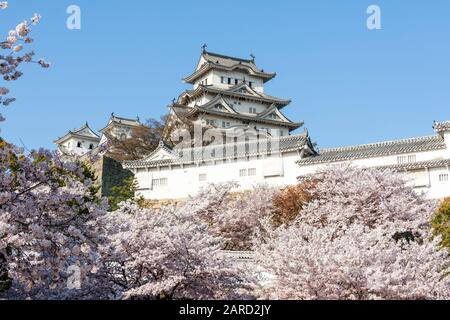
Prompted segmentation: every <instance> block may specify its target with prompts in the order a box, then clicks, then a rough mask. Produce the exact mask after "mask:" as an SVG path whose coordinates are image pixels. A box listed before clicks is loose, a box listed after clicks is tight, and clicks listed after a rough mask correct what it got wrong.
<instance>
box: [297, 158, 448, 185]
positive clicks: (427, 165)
mask: <svg viewBox="0 0 450 320" xmlns="http://www.w3.org/2000/svg"><path fill="white" fill-rule="evenodd" d="M443 167H444V168H445V167H447V168H448V167H450V159H435V160H429V161H420V162H411V163H405V164H394V165H385V166H378V167H375V168H376V169H390V170H393V171H398V172H402V171H412V170H419V169H431V168H443ZM363 168H364V167H363ZM313 176H314V174H313V173H308V174H305V175H301V176H299V177H297V180H298V181H302V180H304V179H307V178H311V177H313Z"/></svg>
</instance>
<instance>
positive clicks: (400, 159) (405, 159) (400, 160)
mask: <svg viewBox="0 0 450 320" xmlns="http://www.w3.org/2000/svg"><path fill="white" fill-rule="evenodd" d="M416 161H417V157H416V155H415V154H412V155H409V156H398V157H397V163H398V164H407V163H413V162H416Z"/></svg>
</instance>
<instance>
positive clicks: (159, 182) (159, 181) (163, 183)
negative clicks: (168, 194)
mask: <svg viewBox="0 0 450 320" xmlns="http://www.w3.org/2000/svg"><path fill="white" fill-rule="evenodd" d="M152 184H153V187H154V188H160V187H166V186H167V184H168V180H167V178H161V179H153V180H152Z"/></svg>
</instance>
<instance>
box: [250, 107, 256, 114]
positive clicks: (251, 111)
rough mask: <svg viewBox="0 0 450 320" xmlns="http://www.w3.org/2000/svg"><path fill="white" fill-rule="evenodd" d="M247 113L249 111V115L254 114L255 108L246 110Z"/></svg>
mask: <svg viewBox="0 0 450 320" xmlns="http://www.w3.org/2000/svg"><path fill="white" fill-rule="evenodd" d="M248 111H249V112H250V113H251V114H256V108H248Z"/></svg>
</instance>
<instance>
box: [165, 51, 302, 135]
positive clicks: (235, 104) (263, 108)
mask: <svg viewBox="0 0 450 320" xmlns="http://www.w3.org/2000/svg"><path fill="white" fill-rule="evenodd" d="M275 76H276V74H275V73H270V72H266V71H264V70H263V69H260V68H258V66H257V65H256V63H255V58H254V56H253V55H252V59H250V60H248V59H241V58H235V57H230V56H225V55H221V54H216V53H211V52H207V51H206V50H205V49H204V50H203V52H202V54H201V56H200V60H199V62H198V64H197V67H196V69H195V71H194V72H193V73H192V74H191V75H190V76H188V77H186V78H184V79H183V80H184V81H185V82H186V83H189V84H192V85H193V88H192V90H187V91H185V92H184V93H182V94H181V95H180V96H179V98H178V100H177V101H174V103H173V104H172V105H171V106H170V109H171V110H170V116H169V121H174V120H176V119H179V118H180V117H183V118H188V119H189V120H191V121H193V122H201V123H202V124H203V125H208V126H211V127H215V128H222V129H230V128H233V129H235V128H244V129H245V128H251V129H256V130H257V131H261V132H265V133H267V134H268V135H269V136H273V137H280V136H287V135H289V134H290V132H291V131H293V130H296V129H298V128H300V127H301V126H302V125H303V122H292V121H291V120H289V119H288V118H287V117H286V116H285V115H284V114H283V113H282V111H281V110H282V109H283V108H284V107H286V106H287V105H289V104H290V103H291V101H290V100H288V99H281V98H277V97H274V96H270V95H268V94H266V93H265V92H264V85H265V83H266V82H268V81H270V80H272V79H273V78H274V77H275Z"/></svg>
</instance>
